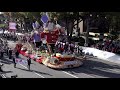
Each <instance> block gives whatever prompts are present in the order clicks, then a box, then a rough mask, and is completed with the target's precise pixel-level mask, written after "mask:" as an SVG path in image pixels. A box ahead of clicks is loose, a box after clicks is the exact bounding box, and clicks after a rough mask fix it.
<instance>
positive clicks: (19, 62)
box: [15, 59, 27, 64]
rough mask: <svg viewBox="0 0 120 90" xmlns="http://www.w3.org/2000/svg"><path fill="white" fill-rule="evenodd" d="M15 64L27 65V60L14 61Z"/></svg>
mask: <svg viewBox="0 0 120 90" xmlns="http://www.w3.org/2000/svg"><path fill="white" fill-rule="evenodd" d="M15 62H16V63H18V64H27V60H22V59H15Z"/></svg>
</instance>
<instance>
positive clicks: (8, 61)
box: [0, 58, 13, 64]
mask: <svg viewBox="0 0 120 90" xmlns="http://www.w3.org/2000/svg"><path fill="white" fill-rule="evenodd" d="M0 61H1V63H3V64H12V63H13V61H12V60H11V59H6V58H3V59H0Z"/></svg>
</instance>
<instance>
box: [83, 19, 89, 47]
mask: <svg viewBox="0 0 120 90" xmlns="http://www.w3.org/2000/svg"><path fill="white" fill-rule="evenodd" d="M88 37H89V17H87V30H86V33H85V44H84V46H85V47H88V42H89V40H88Z"/></svg>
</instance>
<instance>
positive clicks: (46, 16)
mask: <svg viewBox="0 0 120 90" xmlns="http://www.w3.org/2000/svg"><path fill="white" fill-rule="evenodd" d="M48 20H49V17H48V15H47V14H45V15H43V16H42V17H41V21H42V22H43V23H44V24H45V23H47V22H48Z"/></svg>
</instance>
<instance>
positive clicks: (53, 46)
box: [49, 44, 55, 53]
mask: <svg viewBox="0 0 120 90" xmlns="http://www.w3.org/2000/svg"><path fill="white" fill-rule="evenodd" d="M49 45H50V46H51V50H52V53H55V44H49Z"/></svg>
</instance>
